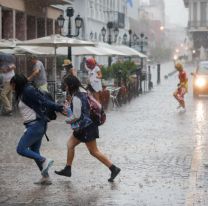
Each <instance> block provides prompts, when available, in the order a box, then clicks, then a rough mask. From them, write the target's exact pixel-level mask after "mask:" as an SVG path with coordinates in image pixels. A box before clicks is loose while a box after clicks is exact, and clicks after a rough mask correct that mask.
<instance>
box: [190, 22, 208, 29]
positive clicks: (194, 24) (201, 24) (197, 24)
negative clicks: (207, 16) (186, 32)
mask: <svg viewBox="0 0 208 206" xmlns="http://www.w3.org/2000/svg"><path fill="white" fill-rule="evenodd" d="M193 27H194V28H201V27H207V29H208V21H189V22H188V28H189V29H190V28H193Z"/></svg>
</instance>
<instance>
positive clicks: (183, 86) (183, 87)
mask: <svg viewBox="0 0 208 206" xmlns="http://www.w3.org/2000/svg"><path fill="white" fill-rule="evenodd" d="M175 68H176V70H177V71H178V72H179V75H178V78H179V83H178V88H177V90H176V91H175V92H174V93H173V96H174V97H175V98H176V100H177V101H178V102H179V106H178V108H180V107H182V108H183V109H185V100H184V95H185V94H186V93H187V92H188V78H187V74H186V72H185V71H184V68H183V65H182V64H181V63H176V65H175Z"/></svg>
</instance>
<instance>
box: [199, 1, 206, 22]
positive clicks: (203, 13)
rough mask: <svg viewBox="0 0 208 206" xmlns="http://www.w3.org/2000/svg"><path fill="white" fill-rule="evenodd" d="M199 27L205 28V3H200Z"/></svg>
mask: <svg viewBox="0 0 208 206" xmlns="http://www.w3.org/2000/svg"><path fill="white" fill-rule="evenodd" d="M200 7H201V8H200V9H201V12H200V16H201V26H206V23H207V2H201V6H200Z"/></svg>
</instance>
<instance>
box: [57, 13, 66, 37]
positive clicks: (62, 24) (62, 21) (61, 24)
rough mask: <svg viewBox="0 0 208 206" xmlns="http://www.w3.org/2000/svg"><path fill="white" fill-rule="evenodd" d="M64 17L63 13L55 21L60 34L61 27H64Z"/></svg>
mask: <svg viewBox="0 0 208 206" xmlns="http://www.w3.org/2000/svg"><path fill="white" fill-rule="evenodd" d="M64 21H65V19H64V17H63V15H62V14H61V15H60V16H59V17H58V18H57V22H58V27H59V29H60V34H61V29H62V28H63V27H64Z"/></svg>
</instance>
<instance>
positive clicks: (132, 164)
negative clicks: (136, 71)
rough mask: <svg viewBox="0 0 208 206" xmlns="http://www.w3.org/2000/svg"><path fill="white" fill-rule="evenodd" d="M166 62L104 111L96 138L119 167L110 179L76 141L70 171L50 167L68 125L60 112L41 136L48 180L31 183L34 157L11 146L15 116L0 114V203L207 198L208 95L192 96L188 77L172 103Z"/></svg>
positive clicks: (198, 201)
mask: <svg viewBox="0 0 208 206" xmlns="http://www.w3.org/2000/svg"><path fill="white" fill-rule="evenodd" d="M191 69H192V68H191V67H187V70H188V73H190V71H191ZM172 70H173V65H172V64H166V65H163V66H162V71H161V84H160V85H158V86H156V85H154V89H153V90H152V91H151V92H148V93H146V94H143V95H141V96H139V97H138V98H136V99H134V100H132V101H131V102H130V103H129V104H126V105H124V106H122V107H121V108H114V109H113V110H112V111H108V112H107V122H106V123H105V124H104V125H103V126H101V127H100V139H98V145H99V147H100V149H101V150H102V151H103V152H104V153H105V154H106V155H107V156H109V157H110V159H111V160H112V161H113V162H114V163H115V164H116V165H117V166H119V167H120V168H121V169H122V170H121V173H120V174H119V176H118V177H117V178H116V179H115V181H114V183H109V182H108V181H107V179H108V177H109V175H110V172H109V170H108V168H106V167H105V166H104V165H102V164H101V163H100V162H99V161H97V160H96V159H94V158H93V157H92V156H90V154H89V153H88V151H87V149H86V147H85V145H83V144H81V145H79V146H78V147H77V149H76V156H75V159H74V163H73V168H72V177H71V178H65V177H60V176H57V175H56V174H54V170H56V169H57V170H58V169H61V168H62V167H63V166H64V165H65V162H66V142H67V138H68V136H69V135H70V133H71V129H70V128H69V126H68V125H66V124H65V123H64V119H65V118H64V117H63V116H59V117H58V120H57V121H54V122H51V123H50V124H49V129H48V136H49V137H50V142H47V141H46V139H45V138H44V139H43V145H42V154H44V155H45V156H47V157H50V158H52V159H54V165H53V167H52V168H51V169H50V175H51V178H52V181H53V184H52V185H50V186H38V185H34V184H33V182H35V181H36V180H37V179H39V177H40V173H39V171H38V169H37V167H36V165H35V164H34V162H33V161H32V160H29V159H26V158H24V157H21V156H19V155H17V154H16V151H15V148H16V145H17V142H18V140H19V137H20V136H21V134H22V133H23V130H24V127H23V126H22V124H21V118H20V117H19V115H18V114H17V115H14V116H13V117H3V116H1V117H0V123H1V124H0V143H1V144H0V168H1V173H0V185H1V187H0V193H1V195H0V205H15V206H16V205H35V206H36V205H37V206H38V205H73V206H78V205H80V206H82V205H84V206H85V205H91V206H106V205H112V206H120V205H121V206H124V205H125V206H126V205H128V206H134V205H135V206H181V205H186V206H191V205H193V206H207V205H208V195H207V194H208V169H206V168H204V166H203V163H204V162H205V161H208V126H207V120H208V98H207V97H202V98H199V99H194V98H193V97H192V89H191V80H190V81H189V87H190V90H189V93H188V95H187V96H186V101H187V111H186V112H184V111H182V110H177V109H176V107H177V104H176V101H175V100H174V98H173V97H172V93H173V91H174V90H175V88H176V85H177V82H178V80H177V76H176V74H174V75H172V76H169V77H168V78H167V79H164V75H165V74H167V73H169V72H171V71H172ZM155 73H156V70H153V76H154V79H155ZM189 79H191V76H190V75H189ZM154 82H155V81H154Z"/></svg>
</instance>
